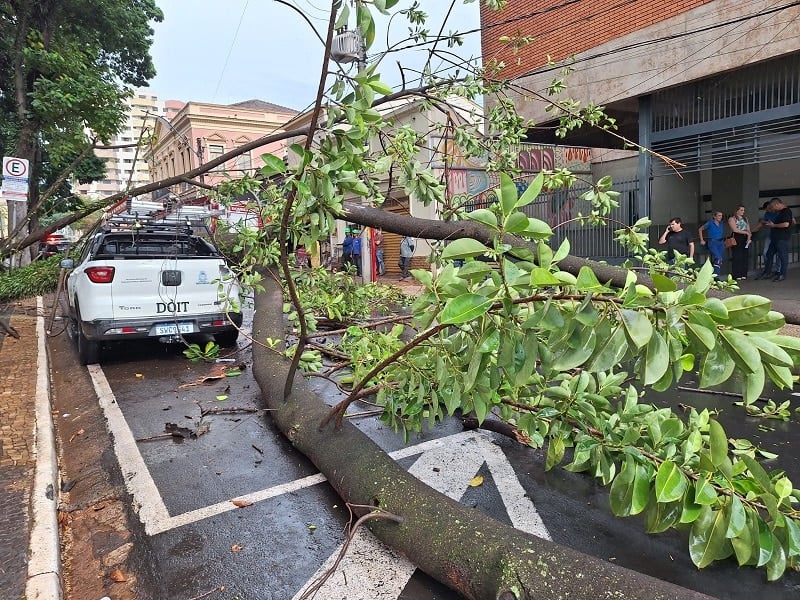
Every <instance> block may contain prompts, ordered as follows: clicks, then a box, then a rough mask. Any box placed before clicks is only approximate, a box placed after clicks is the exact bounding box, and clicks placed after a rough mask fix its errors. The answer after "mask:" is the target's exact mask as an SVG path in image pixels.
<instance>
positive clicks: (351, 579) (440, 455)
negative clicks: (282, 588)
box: [292, 433, 551, 600]
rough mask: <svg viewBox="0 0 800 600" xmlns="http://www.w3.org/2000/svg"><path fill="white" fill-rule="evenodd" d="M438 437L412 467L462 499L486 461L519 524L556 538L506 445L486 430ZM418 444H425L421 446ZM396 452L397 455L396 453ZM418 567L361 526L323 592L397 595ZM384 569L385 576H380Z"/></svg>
mask: <svg viewBox="0 0 800 600" xmlns="http://www.w3.org/2000/svg"><path fill="white" fill-rule="evenodd" d="M436 441H437V442H441V443H440V444H436V445H435V446H433V447H432V448H431V449H430V450H427V451H425V452H423V454H422V455H421V456H420V457H419V458H418V459H417V461H416V462H415V463H414V464H413V465H412V466H411V468H410V469H409V470H408V471H409V473H411V474H412V475H414V476H415V477H416V478H418V479H419V480H421V481H422V482H424V483H425V484H427V485H429V486H431V487H433V488H435V489H437V490H439V491H440V492H442V493H443V494H445V495H447V496H449V497H450V498H453V499H456V500H458V499H461V497H462V496H463V495H464V492H466V491H467V488H468V487H469V482H470V481H471V480H472V478H473V477H474V476H475V474H476V473H477V472H478V471H479V470H480V468H481V467H482V466H483V464H484V462H485V463H486V464H487V465H488V467H489V470H490V471H491V473H492V478H493V479H494V482H495V484H496V485H497V489H498V491H499V492H500V496H501V497H502V498H503V503H504V504H505V506H506V511H507V512H508V516H509V518H510V519H511V522H512V524H513V525H514V527H516V528H517V529H521V530H522V531H526V532H528V533H531V534H533V535H536V536H538V537H541V538H544V539H548V540H549V539H551V538H550V534H549V533H548V531H547V528H546V527H545V526H544V523H543V522H542V520H541V518H540V517H539V513H537V512H536V508H535V507H534V506H533V503H532V502H531V500H530V498H528V497H527V496H526V495H525V490H524V489H523V487H522V485H521V484H520V483H519V480H518V479H517V476H516V474H515V473H514V470H513V469H512V468H511V465H510V464H509V463H508V459H506V457H505V455H504V454H503V451H502V450H500V448H498V447H497V446H496V445H495V444H492V443H491V441H490V440H489V439H488V438H487V437H486V436H484V435H481V434H477V433H465V434H464V433H462V434H456V435H452V436H450V437H447V438H442V439H439V440H436ZM413 449H414V448H406V449H404V450H413ZM416 449H417V450H419V448H418V447H417V448H416ZM404 454H405V452H404ZM393 457H394V458H397V456H394V455H393ZM341 548H342V546H339V547H338V548H337V549H336V551H335V552H334V553H333V555H332V556H331V557H330V558H328V560H326V561H325V563H324V564H323V565H322V566H321V567H320V568H319V569H318V570H317V572H316V573H314V575H313V577H312V578H311V579H310V580H309V581H308V582H306V583H305V585H303V588H302V589H301V590H300V591H299V592H297V594H295V596H294V598H293V599H292V600H298V598H300V596H301V595H302V594H304V593H305V592H306V590H307V589H308V588H309V587H311V586H312V585H313V584H314V582H315V581H317V580H318V579H320V578H321V577H322V575H323V574H325V573H326V572H327V571H329V570H330V569H331V567H332V566H333V564H334V562H335V560H336V557H337V556H338V555H339V553H340V551H341ZM414 569H415V567H414V565H412V564H411V563H410V562H408V560H407V559H405V558H404V557H402V556H399V555H398V554H396V553H395V552H394V551H393V550H391V549H390V548H389V547H388V546H386V545H385V544H383V543H382V542H380V541H379V540H377V539H376V538H375V537H374V536H373V535H372V534H371V533H370V532H369V531H368V530H367V529H359V530H358V531H357V532H356V534H355V536H353V540H352V542H350V546H349V547H348V549H347V554H346V555H345V556H344V558H343V559H342V561H341V562H340V563H339V565H338V566H337V567H336V571H335V573H334V574H333V575H332V576H331V577H330V578H328V580H327V581H326V582H325V583H324V584H323V585H322V586H321V587H320V588H319V589H318V590H317V593H318V594H319V596H318V597H319V598H347V599H348V600H396V599H397V597H398V596H399V595H400V593H401V592H402V591H403V589H404V588H405V586H406V584H408V580H409V579H411V576H412V575H413V574H414ZM378 573H380V576H379V577H376V574H378Z"/></svg>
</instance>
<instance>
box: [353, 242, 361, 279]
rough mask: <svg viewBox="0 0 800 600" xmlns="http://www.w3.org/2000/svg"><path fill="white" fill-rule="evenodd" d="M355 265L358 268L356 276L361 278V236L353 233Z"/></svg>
mask: <svg viewBox="0 0 800 600" xmlns="http://www.w3.org/2000/svg"><path fill="white" fill-rule="evenodd" d="M352 235H353V264H354V265H355V266H356V275H357V276H359V277H361V234H359V233H358V232H353V234H352Z"/></svg>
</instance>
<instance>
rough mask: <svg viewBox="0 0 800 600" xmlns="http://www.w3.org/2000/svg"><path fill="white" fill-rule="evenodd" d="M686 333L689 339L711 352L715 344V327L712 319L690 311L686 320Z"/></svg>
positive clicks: (703, 314)
mask: <svg viewBox="0 0 800 600" xmlns="http://www.w3.org/2000/svg"><path fill="white" fill-rule="evenodd" d="M686 331H687V333H688V334H689V336H690V337H691V338H694V339H695V340H697V341H698V342H699V343H700V344H702V345H703V346H705V348H706V349H707V350H711V349H712V348H713V347H714V345H715V344H716V343H717V335H716V334H717V327H716V324H715V323H714V321H713V319H711V318H710V317H709V316H708V315H707V314H705V313H702V312H698V311H692V312H690V313H689V318H688V319H687V320H686Z"/></svg>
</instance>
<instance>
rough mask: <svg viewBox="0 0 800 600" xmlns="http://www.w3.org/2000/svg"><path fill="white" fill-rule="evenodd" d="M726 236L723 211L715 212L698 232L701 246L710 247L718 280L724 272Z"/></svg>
mask: <svg viewBox="0 0 800 600" xmlns="http://www.w3.org/2000/svg"><path fill="white" fill-rule="evenodd" d="M704 233H705V236H706V237H708V243H706V240H705V237H704V236H703V234H704ZM724 234H725V232H724V230H723V226H722V211H720V210H717V211H714V214H713V216H712V217H711V220H710V221H709V222H708V223H706V224H705V225H701V226H700V229H698V230H697V236H698V237H699V238H700V245H701V246H706V245H707V246H708V253H709V254H710V255H711V261H712V264H713V265H714V277H717V278H719V276H720V272H721V271H722V256H723V255H724V253H725V242H724V241H723V238H724V237H725V235H724Z"/></svg>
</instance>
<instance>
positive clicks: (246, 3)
mask: <svg viewBox="0 0 800 600" xmlns="http://www.w3.org/2000/svg"><path fill="white" fill-rule="evenodd" d="M248 4H250V0H245V3H244V8H242V15H241V16H240V17H239V24H238V25H237V26H236V32H235V33H234V34H233V39H232V40H231V45H230V48H228V54H227V56H226V57H225V63H224V64H223V65H222V72H221V73H220V74H219V79H218V80H217V87H215V88H214V94H213V96H212V97H211V102H214V101H215V100H216V99H217V92H218V91H219V86H220V85H221V84H222V78H223V76H224V75H225V69H227V68H228V60H229V59H230V57H231V52H233V47H234V46H235V45H236V38H237V37H239V29H241V27H242V21H244V13H245V12H247V5H248Z"/></svg>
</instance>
